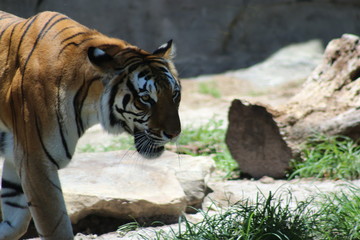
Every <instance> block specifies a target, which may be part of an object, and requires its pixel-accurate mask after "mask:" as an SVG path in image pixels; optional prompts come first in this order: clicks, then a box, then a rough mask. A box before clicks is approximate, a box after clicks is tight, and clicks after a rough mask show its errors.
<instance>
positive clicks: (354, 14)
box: [0, 0, 360, 77]
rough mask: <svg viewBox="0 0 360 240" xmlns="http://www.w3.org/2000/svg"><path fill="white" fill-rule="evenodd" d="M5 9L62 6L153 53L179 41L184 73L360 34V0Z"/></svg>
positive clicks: (26, 4)
mask: <svg viewBox="0 0 360 240" xmlns="http://www.w3.org/2000/svg"><path fill="white" fill-rule="evenodd" d="M0 9H1V10H4V11H9V12H11V13H14V14H17V15H20V16H23V17H28V16H31V15H33V14H35V13H36V12H39V11H44V10H54V11H59V12H62V13H65V14H67V15H69V16H70V17H72V18H74V19H75V20H77V21H79V22H81V23H83V24H84V25H87V26H89V27H92V28H95V29H98V30H99V31H101V32H103V33H105V34H108V35H111V36H114V37H119V38H123V39H125V40H127V41H128V42H130V43H133V44H135V45H138V46H139V47H141V48H144V49H145V50H148V51H152V50H153V49H155V48H156V47H158V46H159V45H160V44H162V43H164V42H166V41H167V40H169V39H174V41H175V43H176V44H177V49H178V55H177V60H176V63H177V66H178V68H179V72H180V74H181V76H182V77H189V76H195V75H200V74H209V73H218V72H223V71H226V70H230V69H238V68H243V67H248V66H250V65H252V64H254V63H256V62H259V61H262V60H264V59H265V58H267V57H269V56H270V55H271V54H272V53H273V52H275V51H276V50H278V49H279V48H281V47H283V46H286V45H288V44H291V43H297V42H304V41H308V40H311V39H320V40H322V41H323V43H324V45H326V44H327V42H328V41H329V40H330V39H332V38H338V37H340V36H341V35H342V34H343V33H353V34H358V35H359V34H360V25H359V24H358V23H359V21H360V1H358V0H271V1H270V0H224V1H219V0H196V1H194V0H182V1H176V0H148V1H135V0H106V1H99V0H62V1H57V0H1V1H0Z"/></svg>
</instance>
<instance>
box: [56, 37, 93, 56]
mask: <svg viewBox="0 0 360 240" xmlns="http://www.w3.org/2000/svg"><path fill="white" fill-rule="evenodd" d="M92 39H94V38H86V39H83V40H82V41H81V42H79V43H76V42H70V43H68V44H66V45H65V46H64V47H63V48H62V49H61V50H60V52H59V54H58V57H59V56H60V55H61V54H62V53H63V51H64V50H65V49H66V48H67V47H69V46H71V45H73V46H75V47H78V46H80V45H81V44H83V43H85V42H87V41H90V40H92Z"/></svg>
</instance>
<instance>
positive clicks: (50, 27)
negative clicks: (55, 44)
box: [41, 14, 69, 39]
mask: <svg viewBox="0 0 360 240" xmlns="http://www.w3.org/2000/svg"><path fill="white" fill-rule="evenodd" d="M56 16H59V14H57V15H56ZM68 19H69V18H68V17H62V18H59V19H57V20H56V21H55V22H53V23H52V24H51V25H50V26H49V28H48V29H46V31H45V32H44V34H43V35H42V37H41V39H42V38H44V37H45V35H46V34H47V33H48V32H49V31H50V30H51V29H52V28H53V27H54V26H55V25H56V24H58V23H59V22H62V21H64V20H68Z"/></svg>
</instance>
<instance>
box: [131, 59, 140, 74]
mask: <svg viewBox="0 0 360 240" xmlns="http://www.w3.org/2000/svg"><path fill="white" fill-rule="evenodd" d="M141 65H142V63H141V62H140V63H135V64H133V65H131V66H130V67H129V68H128V69H129V70H128V74H131V73H132V72H133V71H135V70H136V69H137V68H138V67H139V66H141Z"/></svg>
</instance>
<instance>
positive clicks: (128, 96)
mask: <svg viewBox="0 0 360 240" xmlns="http://www.w3.org/2000/svg"><path fill="white" fill-rule="evenodd" d="M130 99H131V96H130V94H125V96H124V98H123V101H122V104H123V109H126V106H127V105H128V103H129V102H130Z"/></svg>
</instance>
